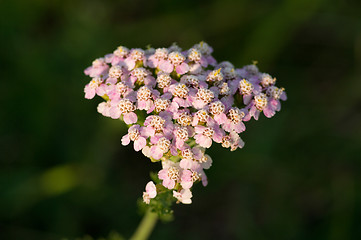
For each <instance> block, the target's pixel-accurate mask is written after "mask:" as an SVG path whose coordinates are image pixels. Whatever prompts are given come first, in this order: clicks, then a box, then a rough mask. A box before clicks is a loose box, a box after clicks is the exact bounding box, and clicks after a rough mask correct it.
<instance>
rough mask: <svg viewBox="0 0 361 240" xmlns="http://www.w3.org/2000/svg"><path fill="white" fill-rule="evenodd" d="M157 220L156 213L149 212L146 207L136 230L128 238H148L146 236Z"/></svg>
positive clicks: (143, 239) (132, 239)
mask: <svg viewBox="0 0 361 240" xmlns="http://www.w3.org/2000/svg"><path fill="white" fill-rule="evenodd" d="M157 220H158V215H157V214H156V213H154V212H151V210H150V209H148V210H147V211H146V213H145V215H144V217H143V219H142V221H141V222H140V224H139V226H138V228H137V230H136V231H135V232H134V234H133V236H132V237H131V238H130V240H145V239H148V237H149V236H150V234H151V233H152V231H153V228H154V227H155V224H156V223H157Z"/></svg>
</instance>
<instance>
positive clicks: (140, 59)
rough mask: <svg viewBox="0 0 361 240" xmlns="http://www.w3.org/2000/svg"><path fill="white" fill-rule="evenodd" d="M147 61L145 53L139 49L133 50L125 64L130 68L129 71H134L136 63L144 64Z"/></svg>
mask: <svg viewBox="0 0 361 240" xmlns="http://www.w3.org/2000/svg"><path fill="white" fill-rule="evenodd" d="M145 60H146V58H145V54H144V51H143V50H142V49H139V48H135V49H132V50H131V51H130V53H129V56H128V57H127V58H126V59H125V60H124V63H125V64H126V66H127V67H128V70H132V69H134V67H135V66H136V63H143V64H144V61H145Z"/></svg>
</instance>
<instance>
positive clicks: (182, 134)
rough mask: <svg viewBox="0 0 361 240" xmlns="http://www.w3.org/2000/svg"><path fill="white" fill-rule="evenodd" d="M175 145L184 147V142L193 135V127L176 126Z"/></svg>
mask: <svg viewBox="0 0 361 240" xmlns="http://www.w3.org/2000/svg"><path fill="white" fill-rule="evenodd" d="M173 134H174V140H175V146H176V147H177V148H178V149H182V148H183V146H184V142H185V141H187V140H188V139H189V138H190V137H192V135H193V132H192V128H191V127H182V126H176V127H175V128H174V131H173Z"/></svg>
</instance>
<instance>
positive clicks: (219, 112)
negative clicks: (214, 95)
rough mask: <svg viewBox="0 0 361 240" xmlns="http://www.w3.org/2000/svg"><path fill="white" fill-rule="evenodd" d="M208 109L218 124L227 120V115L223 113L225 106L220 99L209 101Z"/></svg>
mask: <svg viewBox="0 0 361 240" xmlns="http://www.w3.org/2000/svg"><path fill="white" fill-rule="evenodd" d="M208 109H209V112H210V113H211V114H212V115H213V118H214V120H215V121H216V122H217V123H218V124H223V123H225V122H226V121H227V116H226V114H224V110H225V106H224V104H223V103H222V102H221V101H215V102H212V103H210V104H209V105H208Z"/></svg>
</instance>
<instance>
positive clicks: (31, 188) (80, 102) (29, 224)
mask: <svg viewBox="0 0 361 240" xmlns="http://www.w3.org/2000/svg"><path fill="white" fill-rule="evenodd" d="M360 9H361V2H360V1H356V0H355V1H351V0H346V1H345V0H335V1H326V0H293V1H281V0H277V1H266V0H244V1H230V0H219V1H211V0H208V1H192V0H183V1H170V0H161V1H155V0H148V1H140V0H133V1H94V0H90V1H89V0H87V1H85V0H82V1H70V0H65V1H60V0H58V1H56V0H53V1H49V0H47V1H46V0H32V1H27V0H23V1H19V0H18V1H10V0H3V1H1V2H0V19H1V21H0V30H1V37H0V43H1V44H0V45H1V52H0V54H1V58H0V66H1V67H0V69H1V81H0V89H1V110H0V111H1V113H0V115H1V118H0V126H1V128H0V147H1V149H0V158H1V166H0V239H4V240H7V239H28V240H29V239H39V240H43V239H44V240H45V239H62V238H68V239H74V238H76V237H82V236H84V235H86V234H88V235H90V236H92V237H94V238H99V237H102V236H103V237H105V236H108V234H109V233H110V232H112V231H116V232H119V233H120V234H121V235H122V236H124V237H126V238H128V237H129V236H131V234H132V232H133V231H134V230H135V228H136V226H137V224H138V222H139V221H140V219H141V215H140V214H139V212H138V210H137V204H136V201H137V199H138V198H139V197H140V196H141V195H142V192H143V191H144V186H145V184H146V183H147V182H148V181H149V170H150V169H153V170H157V169H159V168H160V166H159V165H158V164H151V163H150V161H149V160H147V159H146V158H145V157H143V156H142V155H141V153H136V152H134V150H133V149H132V147H131V146H128V147H123V146H121V144H120V138H121V136H123V135H124V134H125V131H126V129H125V126H124V125H122V124H121V123H120V122H119V121H116V120H112V119H110V118H105V117H103V116H101V115H100V114H98V113H97V111H96V106H97V104H98V103H99V102H100V101H101V100H100V99H96V100H92V101H89V100H86V99H84V93H83V87H84V85H85V84H86V83H87V82H89V80H90V79H89V78H88V77H86V76H84V74H83V70H84V69H85V68H86V67H87V66H89V65H90V64H91V62H92V60H94V59H95V58H97V57H100V56H103V55H104V54H106V53H110V52H112V51H113V50H114V49H115V48H116V47H117V46H118V45H124V46H127V47H145V46H146V45H148V44H151V45H152V46H154V47H165V46H169V45H170V44H172V43H173V42H178V43H179V45H180V46H181V47H183V48H189V47H191V46H192V45H193V44H195V43H198V42H199V41H201V40H204V41H206V42H207V43H209V44H210V45H211V46H212V47H213V48H214V56H215V57H216V59H217V60H219V61H222V60H229V61H231V62H232V63H234V64H235V66H237V67H241V66H243V65H245V64H250V63H251V62H252V60H258V62H259V64H258V66H259V68H260V70H261V71H264V72H268V73H270V74H271V75H273V76H275V77H277V79H278V84H277V85H279V86H283V87H285V88H286V91H287V93H288V96H289V100H288V101H287V102H285V103H284V104H283V105H282V108H283V110H282V111H281V112H280V113H278V114H277V115H276V116H275V117H274V118H272V119H266V118H265V117H264V116H263V117H261V119H260V120H259V121H257V122H256V121H252V122H250V123H249V124H248V125H247V131H246V132H245V133H244V134H242V138H243V139H244V141H245V142H246V145H245V148H244V149H242V150H238V151H236V152H229V151H228V150H226V149H222V148H221V147H219V146H215V147H213V148H212V149H211V150H210V151H209V152H210V154H211V156H212V157H213V160H214V164H213V167H212V168H211V169H210V170H208V171H207V174H208V177H209V185H208V186H207V187H206V188H203V187H201V186H196V187H195V189H194V197H193V204H192V205H177V206H176V207H175V220H174V221H173V222H170V223H159V224H158V225H157V226H156V228H155V230H154V232H153V234H152V237H151V239H278V240H279V239H318V240H320V239H330V240H336V239H360V238H361V184H360V182H361V164H360V160H361V17H360V16H361V14H360Z"/></svg>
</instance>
